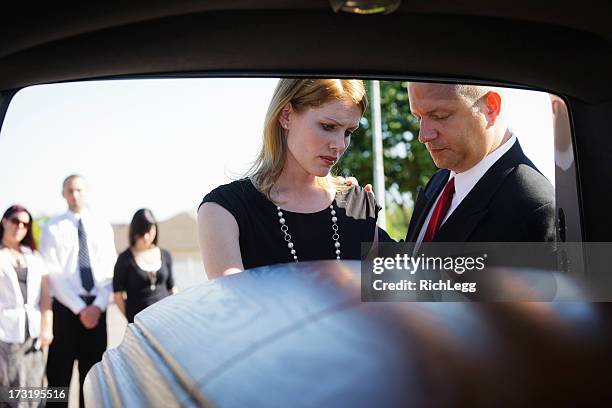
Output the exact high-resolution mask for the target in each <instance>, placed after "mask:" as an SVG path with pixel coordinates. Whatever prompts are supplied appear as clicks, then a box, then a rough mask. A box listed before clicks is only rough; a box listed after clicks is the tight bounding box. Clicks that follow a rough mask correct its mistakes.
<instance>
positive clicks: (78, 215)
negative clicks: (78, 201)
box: [66, 209, 87, 224]
mask: <svg viewBox="0 0 612 408" xmlns="http://www.w3.org/2000/svg"><path fill="white" fill-rule="evenodd" d="M66 217H68V219H70V220H72V222H74V223H75V224H78V223H79V220H82V219H83V218H87V209H84V210H82V211H81V212H80V213H75V212H72V211H71V210H68V211H66Z"/></svg>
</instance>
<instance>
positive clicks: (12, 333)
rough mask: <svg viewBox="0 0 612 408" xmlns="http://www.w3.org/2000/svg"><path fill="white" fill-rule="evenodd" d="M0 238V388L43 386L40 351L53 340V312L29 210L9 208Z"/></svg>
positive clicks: (41, 355) (15, 207)
mask: <svg viewBox="0 0 612 408" xmlns="http://www.w3.org/2000/svg"><path fill="white" fill-rule="evenodd" d="M0 238H1V239H2V243H1V245H0V386H2V387H41V386H42V380H43V376H44V373H45V362H44V358H43V353H42V350H41V346H47V345H49V344H50V343H51V341H53V312H52V311H51V297H50V294H49V290H48V288H49V286H48V277H47V269H46V267H45V264H44V262H43V260H42V258H41V257H40V255H39V254H38V252H37V251H36V249H37V247H36V241H34V235H33V233H32V216H31V215H30V213H29V212H28V210H26V209H25V208H24V207H21V206H18V205H13V206H11V207H9V208H8V209H7V210H6V211H5V213H4V215H3V216H2V222H1V223H0Z"/></svg>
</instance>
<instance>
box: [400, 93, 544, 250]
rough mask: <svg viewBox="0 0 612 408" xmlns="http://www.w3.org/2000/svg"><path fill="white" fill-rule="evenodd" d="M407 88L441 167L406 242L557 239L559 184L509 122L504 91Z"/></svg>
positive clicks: (420, 200) (421, 197)
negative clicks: (529, 154) (527, 152)
mask: <svg viewBox="0 0 612 408" xmlns="http://www.w3.org/2000/svg"><path fill="white" fill-rule="evenodd" d="M408 93H409V96H410V109H411V111H412V114H413V115H415V116H416V117H417V118H418V119H419V121H420V131H419V141H420V142H421V143H423V144H424V145H425V146H426V147H427V150H428V151H429V153H430V155H431V158H432V159H433V161H434V163H435V165H436V166H437V167H438V168H439V169H440V170H438V171H437V172H436V173H435V174H434V175H433V177H432V178H431V179H430V180H429V182H428V183H427V185H426V186H425V189H423V190H421V191H420V192H419V194H418V196H417V199H416V202H415V206H414V211H413V215H412V218H411V220H410V224H409V226H408V234H407V236H406V241H408V242H416V247H417V248H418V247H419V246H420V245H421V243H422V242H428V241H438V242H539V241H554V240H555V228H554V227H555V193H554V188H553V186H552V185H551V184H550V182H549V181H548V180H547V179H546V177H544V176H543V175H542V174H541V173H540V172H539V171H538V169H537V168H536V167H535V165H534V164H533V163H532V162H531V160H529V159H528V158H527V156H525V154H524V153H523V151H522V149H521V146H520V144H519V142H518V140H517V138H516V136H515V135H513V134H512V132H511V131H510V129H508V126H507V123H506V121H505V118H504V110H505V105H504V100H503V99H504V98H503V93H502V91H501V90H500V89H497V88H494V87H486V86H475V85H454V84H435V83H416V82H415V83H410V84H409V85H408Z"/></svg>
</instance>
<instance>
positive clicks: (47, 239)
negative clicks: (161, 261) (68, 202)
mask: <svg viewBox="0 0 612 408" xmlns="http://www.w3.org/2000/svg"><path fill="white" fill-rule="evenodd" d="M79 219H80V220H82V223H83V228H84V230H85V233H86V234H87V248H88V251H89V261H90V263H91V271H92V275H93V279H94V287H93V289H92V290H91V292H89V293H87V291H86V290H85V289H84V288H83V285H82V283H81V272H80V270H79V265H78V257H79V233H78V222H79ZM40 252H41V254H42V256H43V259H44V260H45V262H46V263H47V268H48V269H49V280H50V282H51V289H52V293H53V296H54V297H55V298H56V299H57V300H59V302H60V303H62V304H63V305H64V306H66V307H67V308H69V309H70V310H72V312H73V313H74V314H78V313H79V312H80V311H81V310H83V309H84V308H85V306H86V304H85V302H84V301H83V299H81V298H80V297H79V296H80V295H93V296H95V297H96V298H95V300H94V302H93V304H94V305H96V306H97V307H98V308H99V309H100V310H102V311H104V310H106V306H107V305H108V301H109V297H110V294H111V292H112V279H113V269H114V267H115V260H116V258H117V252H116V250H115V240H114V235H113V229H112V227H111V226H110V224H109V223H108V222H106V221H104V220H102V219H100V218H98V217H96V216H95V215H94V214H92V213H91V212H89V211H83V212H81V213H80V214H76V213H73V212H72V211H68V212H66V213H64V214H62V215H59V216H57V217H55V218H53V219H51V220H49V222H47V223H46V224H45V227H44V229H43V232H42V237H41V243H40Z"/></svg>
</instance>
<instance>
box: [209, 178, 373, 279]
mask: <svg viewBox="0 0 612 408" xmlns="http://www.w3.org/2000/svg"><path fill="white" fill-rule="evenodd" d="M208 202H212V203H217V204H219V205H220V206H222V207H223V208H225V209H226V210H227V211H229V212H230V213H231V214H232V215H233V216H234V218H235V219H236V222H237V223H238V228H239V230H240V232H239V234H240V236H239V244H240V253H241V255H242V264H243V266H244V268H245V269H250V268H255V267H258V266H262V265H270V264H277V263H286V262H293V256H292V255H291V253H290V250H289V248H288V247H287V243H286V242H285V239H284V236H285V235H284V233H283V232H282V231H281V228H280V227H281V224H280V223H279V217H278V214H277V213H278V210H277V209H276V205H275V204H274V203H273V202H271V201H270V200H268V199H267V198H266V196H265V195H263V194H262V193H261V192H259V191H258V190H257V189H256V188H255V186H254V185H253V183H252V182H251V180H250V179H248V178H245V179H242V180H237V181H234V182H232V183H229V184H224V185H222V186H219V187H217V188H215V189H214V190H212V191H211V192H210V193H208V194H207V195H206V196H205V197H204V200H203V201H202V204H204V203H208ZM202 204H200V205H202ZM332 204H333V206H334V209H335V210H336V217H337V218H338V221H337V224H338V234H339V235H340V238H339V242H340V250H341V254H340V257H341V259H361V243H362V242H370V243H371V242H372V241H373V240H374V230H375V228H376V220H377V217H378V211H379V210H380V207H379V206H378V204H376V200H375V199H374V196H373V195H372V194H369V193H366V192H365V191H364V190H363V188H361V187H353V188H350V189H348V190H345V191H339V192H337V193H336V197H335V199H334V201H333V203H332ZM281 207H282V206H281ZM282 212H283V218H285V220H286V225H287V226H288V227H289V230H288V232H289V234H291V241H292V242H293V244H294V249H295V250H296V252H297V255H298V260H299V261H313V260H321V259H336V252H335V251H336V248H335V247H334V240H333V238H332V235H333V230H332V221H331V217H332V215H331V210H330V209H329V207H328V208H326V209H324V210H322V211H319V212H315V213H307V214H304V213H295V212H291V211H287V210H284V209H283V210H282Z"/></svg>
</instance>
